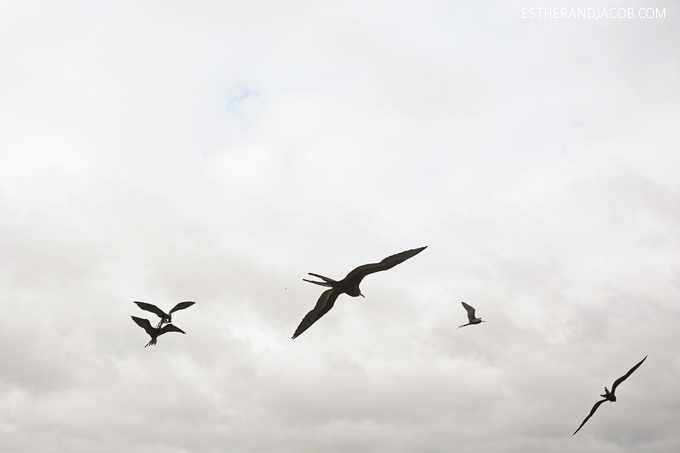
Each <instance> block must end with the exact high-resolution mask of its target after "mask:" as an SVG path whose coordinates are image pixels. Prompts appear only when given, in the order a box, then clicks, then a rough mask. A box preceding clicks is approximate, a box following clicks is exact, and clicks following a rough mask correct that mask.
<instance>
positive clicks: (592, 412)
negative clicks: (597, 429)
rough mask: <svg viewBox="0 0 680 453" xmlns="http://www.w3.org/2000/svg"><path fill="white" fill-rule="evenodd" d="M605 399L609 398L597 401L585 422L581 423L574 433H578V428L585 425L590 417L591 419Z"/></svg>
mask: <svg viewBox="0 0 680 453" xmlns="http://www.w3.org/2000/svg"><path fill="white" fill-rule="evenodd" d="M605 401H607V400H606V399H603V400H600V401H598V402H597V403H595V405H594V406H593V408H592V409H591V410H590V414H588V416H587V417H586V419H585V420H583V423H581V426H579V427H578V429H577V430H576V431H574V434H576V433H577V432H578V430H579V429H581V428H582V427H583V425H585V424H586V422H587V421H588V419H589V418H590V417H592V416H593V414H594V413H595V411H596V410H597V408H598V407H600V404H602V403H604V402H605ZM574 434H572V436H573V435H574Z"/></svg>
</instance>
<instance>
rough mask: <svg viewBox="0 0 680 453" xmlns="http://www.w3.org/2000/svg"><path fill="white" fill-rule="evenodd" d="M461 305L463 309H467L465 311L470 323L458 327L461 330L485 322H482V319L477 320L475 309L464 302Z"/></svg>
mask: <svg viewBox="0 0 680 453" xmlns="http://www.w3.org/2000/svg"><path fill="white" fill-rule="evenodd" d="M460 303H461V304H463V307H464V308H465V310H467V315H468V323H467V324H463V325H462V326H458V328H459V329H460V328H461V327H465V326H469V325H470V324H479V323H480V322H484V321H482V318H475V309H474V308H473V307H471V306H469V305H468V304H466V303H465V302H463V301H461V302H460Z"/></svg>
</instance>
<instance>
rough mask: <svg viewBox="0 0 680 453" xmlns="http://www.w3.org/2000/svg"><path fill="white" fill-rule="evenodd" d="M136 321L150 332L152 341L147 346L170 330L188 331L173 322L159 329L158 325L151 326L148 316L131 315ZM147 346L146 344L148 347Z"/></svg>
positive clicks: (154, 342)
mask: <svg viewBox="0 0 680 453" xmlns="http://www.w3.org/2000/svg"><path fill="white" fill-rule="evenodd" d="M130 317H131V318H132V320H133V321H134V322H136V323H137V325H138V326H140V327H141V328H143V329H144V330H146V333H148V334H149V335H150V336H151V341H149V342H148V343H147V344H146V346H149V345H154V344H156V340H157V338H158V337H159V336H160V335H163V334H164V333H168V332H180V333H186V332H184V331H183V330H182V329H180V328H179V327H177V326H174V325H173V324H166V325H165V326H163V328H161V329H159V328H156V327H151V323H150V322H149V320H148V319H146V318H138V317H136V316H130ZM146 346H144V347H145V348H146Z"/></svg>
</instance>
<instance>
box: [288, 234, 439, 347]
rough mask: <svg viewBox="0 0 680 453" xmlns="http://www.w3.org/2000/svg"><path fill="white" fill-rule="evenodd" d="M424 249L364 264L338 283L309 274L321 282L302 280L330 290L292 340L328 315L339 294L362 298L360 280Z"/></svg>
mask: <svg viewBox="0 0 680 453" xmlns="http://www.w3.org/2000/svg"><path fill="white" fill-rule="evenodd" d="M426 248H427V246H425V247H420V248H417V249H413V250H407V251H405V252H401V253H397V254H396V255H392V256H388V257H387V258H385V259H384V260H382V261H381V262H379V263H373V264H364V265H363V266H359V267H357V268H356V269H354V270H353V271H351V272H350V273H349V274H347V276H346V277H345V278H343V279H342V280H340V281H336V280H333V279H332V278H328V277H324V276H323V275H319V274H313V273H311V272H309V275H313V276H314V277H318V278H320V279H321V280H323V281H321V282H317V281H313V280H307V279H305V278H303V279H302V280H304V281H306V282H309V283H314V284H316V285H321V286H326V287H330V288H331V289H329V290H326V291H324V292H323V293H322V294H321V297H319V300H318V301H317V302H316V305H315V306H314V308H313V309H312V310H311V311H310V312H309V313H307V315H305V317H304V318H302V322H300V325H299V326H298V328H297V329H296V330H295V333H294V334H293V337H292V338H293V339H295V338H297V337H298V336H300V334H301V333H302V332H304V331H305V330H307V329H309V327H310V326H311V325H312V324H314V323H315V322H316V321H318V320H319V318H321V317H322V316H323V315H325V314H326V313H328V311H329V310H330V309H331V308H333V304H335V301H336V299H337V298H338V296H339V295H340V294H342V293H345V294H347V295H348V296H351V297H357V296H361V297H364V295H363V294H361V290H360V289H359V284H360V283H361V280H362V279H363V278H364V277H365V276H367V275H369V274H372V273H374V272H380V271H385V270H387V269H392V268H393V267H394V266H396V265H397V264H399V263H403V262H404V261H406V260H407V259H409V258H411V257H413V256H415V255H417V254H418V253H420V252H422V251H423V250H425V249H426Z"/></svg>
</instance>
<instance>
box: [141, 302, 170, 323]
mask: <svg viewBox="0 0 680 453" xmlns="http://www.w3.org/2000/svg"><path fill="white" fill-rule="evenodd" d="M135 303H136V304H137V306H138V307H139V308H141V309H142V310H146V311H150V312H151V313H154V314H155V315H156V316H158V317H159V318H161V319H167V317H168V315H167V314H165V312H164V311H163V310H161V309H160V308H158V307H157V306H155V305H153V304H147V303H146V302H137V301H135Z"/></svg>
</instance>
